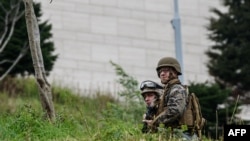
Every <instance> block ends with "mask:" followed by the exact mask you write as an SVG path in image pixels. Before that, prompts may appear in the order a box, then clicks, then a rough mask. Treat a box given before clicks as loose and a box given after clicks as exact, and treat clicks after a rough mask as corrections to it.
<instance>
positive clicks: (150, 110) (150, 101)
mask: <svg viewBox="0 0 250 141" xmlns="http://www.w3.org/2000/svg"><path fill="white" fill-rule="evenodd" d="M140 89H141V95H142V96H143V99H144V101H145V104H146V113H145V114H144V115H143V128H142V132H143V133H152V132H156V129H151V128H149V127H148V124H147V122H144V120H153V119H154V117H155V116H156V113H157V111H158V106H159V99H160V95H161V93H162V89H163V87H162V86H160V85H159V84H157V83H156V82H154V81H151V80H145V81H143V82H142V83H141V86H140Z"/></svg>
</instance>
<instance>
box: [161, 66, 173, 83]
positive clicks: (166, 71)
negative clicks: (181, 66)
mask: <svg viewBox="0 0 250 141" xmlns="http://www.w3.org/2000/svg"><path fill="white" fill-rule="evenodd" d="M170 72H171V69H170V68H169V67H163V68H161V69H160V70H159V75H160V79H161V83H162V84H166V83H168V81H169V78H170V77H169V76H170Z"/></svg>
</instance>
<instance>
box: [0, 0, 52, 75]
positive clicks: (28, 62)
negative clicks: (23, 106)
mask: <svg viewBox="0 0 250 141" xmlns="http://www.w3.org/2000/svg"><path fill="white" fill-rule="evenodd" d="M15 2H16V3H17V1H15ZM0 3H1V4H2V5H3V7H4V8H5V9H6V10H9V9H10V5H11V3H12V4H14V3H13V0H11V1H6V0H0ZM24 9H25V8H24V4H23V2H21V5H20V10H19V11H18V14H20V13H22V12H24ZM34 11H35V14H36V17H37V20H38V24H39V30H40V45H41V51H42V55H43V60H44V68H45V71H46V74H47V75H48V74H49V72H50V71H51V70H52V68H53V65H54V62H55V61H56V59H57V55H53V51H54V43H53V42H52V41H51V40H50V39H51V38H52V33H51V29H52V25H51V24H49V23H48V21H44V22H41V20H40V19H41V16H42V13H41V4H40V3H34ZM11 12H12V15H13V14H14V12H15V11H14V10H13V11H11ZM5 15H6V13H5V12H4V11H3V10H1V12H0V19H4V16H5ZM8 18H10V19H11V16H9V17H8ZM3 24H4V21H3V20H0V27H4V25H3ZM7 26H8V27H10V26H11V24H10V23H9V24H8V25H7ZM2 35H3V32H1V31H0V37H1V36H2ZM0 46H1V45H0ZM24 46H25V47H26V48H27V52H26V54H25V56H23V58H22V59H21V60H20V61H19V62H18V64H17V65H16V66H15V67H14V68H13V70H12V71H11V72H10V73H9V74H10V75H16V74H21V75H25V74H26V73H27V74H34V67H33V61H32V58H31V53H30V51H29V48H28V46H29V42H28V33H27V28H26V21H25V15H24V14H23V15H22V17H21V18H20V19H19V20H18V21H17V22H16V24H15V29H14V31H13V35H12V37H11V39H10V41H9V42H8V44H7V46H6V48H5V49H4V51H3V52H1V53H0V60H11V61H7V62H6V63H4V64H1V67H0V74H4V72H6V70H7V69H8V68H9V67H10V66H11V65H12V63H13V61H14V60H15V59H16V57H17V56H18V54H19V53H20V52H21V51H22V48H23V47H24Z"/></svg>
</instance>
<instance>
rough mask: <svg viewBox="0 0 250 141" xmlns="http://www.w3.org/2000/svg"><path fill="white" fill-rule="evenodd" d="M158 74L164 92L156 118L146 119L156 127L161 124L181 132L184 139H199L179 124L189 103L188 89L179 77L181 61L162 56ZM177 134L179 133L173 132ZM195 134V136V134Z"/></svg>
mask: <svg viewBox="0 0 250 141" xmlns="http://www.w3.org/2000/svg"><path fill="white" fill-rule="evenodd" d="M156 71H157V75H158V77H159V78H160V80H161V83H162V84H163V85H164V93H163V95H162V96H161V98H160V104H159V107H158V112H157V116H156V117H155V118H154V120H153V121H152V120H148V121H145V122H147V124H148V125H149V126H150V127H152V128H154V127H159V125H160V124H162V125H164V127H165V128H169V127H170V128H171V129H172V131H173V133H177V132H178V135H180V134H181V136H179V137H183V138H184V140H197V136H195V135H194V134H193V133H190V132H189V131H185V132H183V131H182V130H181V126H182V125H179V120H180V118H181V116H182V114H183V113H184V111H185V107H186V105H187V97H188V94H187V91H186V89H185V87H184V86H183V85H182V84H181V82H180V80H179V79H178V75H181V74H182V72H181V67H180V64H179V62H178V61H177V60H176V59H175V58H172V57H164V58H161V59H160V60H159V62H158V65H157V67H156ZM173 135H177V134H173ZM178 135H177V136H178ZM193 135H194V136H193Z"/></svg>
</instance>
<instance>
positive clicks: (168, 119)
mask: <svg viewBox="0 0 250 141" xmlns="http://www.w3.org/2000/svg"><path fill="white" fill-rule="evenodd" d="M164 89H165V90H164V94H163V95H162V96H163V97H161V102H160V106H159V110H158V115H157V117H156V118H155V119H154V121H153V125H154V126H158V125H159V124H164V125H165V127H169V126H170V127H174V126H178V120H179V119H180V117H181V116H182V114H183V112H184V110H185V107H186V104H187V100H186V99H187V96H188V95H187V92H186V89H185V88H184V87H183V86H182V85H181V83H180V81H179V80H178V79H173V80H171V81H169V83H168V84H167V85H166V87H165V88H164Z"/></svg>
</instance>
